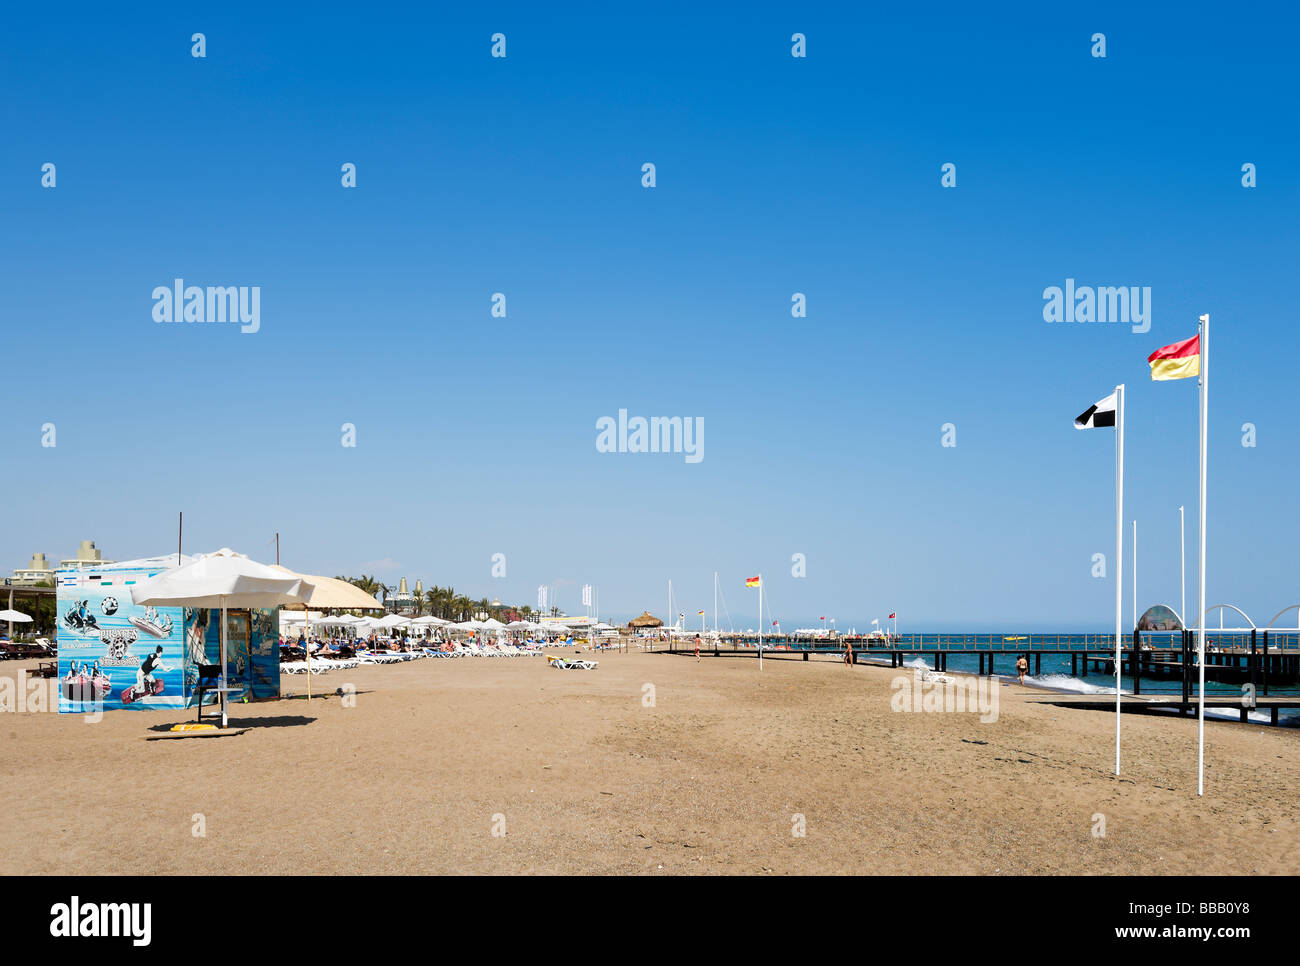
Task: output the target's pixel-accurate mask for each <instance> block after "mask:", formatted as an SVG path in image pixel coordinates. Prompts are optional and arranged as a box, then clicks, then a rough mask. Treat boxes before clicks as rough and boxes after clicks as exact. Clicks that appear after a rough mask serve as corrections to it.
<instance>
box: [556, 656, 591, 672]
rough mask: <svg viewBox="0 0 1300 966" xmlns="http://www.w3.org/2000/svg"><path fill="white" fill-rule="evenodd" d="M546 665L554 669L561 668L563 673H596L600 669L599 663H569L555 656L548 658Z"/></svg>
mask: <svg viewBox="0 0 1300 966" xmlns="http://www.w3.org/2000/svg"><path fill="white" fill-rule="evenodd" d="M546 663H547V664H548V665H550V666H551V667H553V668H559V669H560V670H561V671H594V670H595V669H596V668H598V667H600V662H599V661H569V660H566V659H565V658H562V657H556V656H555V655H554V654H548V655H547V656H546Z"/></svg>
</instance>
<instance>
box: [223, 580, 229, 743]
mask: <svg viewBox="0 0 1300 966" xmlns="http://www.w3.org/2000/svg"><path fill="white" fill-rule="evenodd" d="M227 686H228V683H227V681H226V600H225V598H224V597H223V598H222V599H221V727H222V728H225V727H226V696H227V694H229V692H228V691H227V690H226V688H227Z"/></svg>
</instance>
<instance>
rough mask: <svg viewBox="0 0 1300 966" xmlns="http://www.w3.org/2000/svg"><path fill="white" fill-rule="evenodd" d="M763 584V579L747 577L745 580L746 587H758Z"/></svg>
mask: <svg viewBox="0 0 1300 966" xmlns="http://www.w3.org/2000/svg"><path fill="white" fill-rule="evenodd" d="M761 584H762V578H761V577H746V578H745V586H746V587H758V586H761Z"/></svg>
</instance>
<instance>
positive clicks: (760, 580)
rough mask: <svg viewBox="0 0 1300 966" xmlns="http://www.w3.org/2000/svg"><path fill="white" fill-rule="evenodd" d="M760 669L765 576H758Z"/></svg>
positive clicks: (760, 661)
mask: <svg viewBox="0 0 1300 966" xmlns="http://www.w3.org/2000/svg"><path fill="white" fill-rule="evenodd" d="M758 669H759V670H760V671H761V670H763V575H762V574H759V575H758Z"/></svg>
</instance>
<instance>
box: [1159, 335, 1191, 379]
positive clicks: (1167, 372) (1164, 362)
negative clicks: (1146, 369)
mask: <svg viewBox="0 0 1300 966" xmlns="http://www.w3.org/2000/svg"><path fill="white" fill-rule="evenodd" d="M1147 362H1148V363H1150V364H1151V378H1152V379H1153V380H1156V381H1157V382H1158V381H1161V380H1164V379H1187V378H1189V377H1191V376H1199V375H1200V374H1201V337H1200V335H1199V334H1198V335H1194V336H1192V337H1191V338H1190V339H1184V340H1183V341H1182V342H1175V343H1174V344H1173V345H1167V346H1165V347H1164V348H1163V349H1157V350H1156V351H1155V352H1153V353H1151V355H1149V356H1147Z"/></svg>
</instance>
